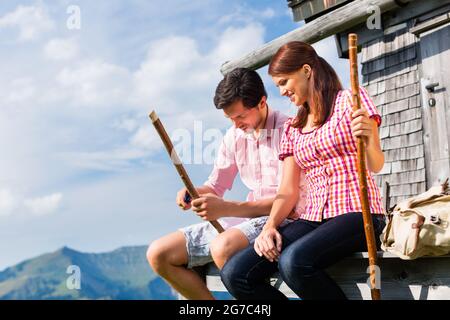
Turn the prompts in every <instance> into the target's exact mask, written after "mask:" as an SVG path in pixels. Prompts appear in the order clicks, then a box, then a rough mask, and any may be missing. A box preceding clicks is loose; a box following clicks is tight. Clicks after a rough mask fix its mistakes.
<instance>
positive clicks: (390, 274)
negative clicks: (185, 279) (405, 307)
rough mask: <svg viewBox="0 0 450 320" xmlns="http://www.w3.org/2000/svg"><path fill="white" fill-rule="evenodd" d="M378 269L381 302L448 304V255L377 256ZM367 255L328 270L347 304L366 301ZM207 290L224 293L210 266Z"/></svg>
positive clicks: (281, 284) (285, 288)
mask: <svg viewBox="0 0 450 320" xmlns="http://www.w3.org/2000/svg"><path fill="white" fill-rule="evenodd" d="M378 257H379V259H378V260H379V261H378V263H379V265H380V269H381V295H382V299H385V300H393V299H395V300H436V299H439V300H450V255H446V256H440V257H423V258H419V259H416V260H411V261H409V260H402V259H400V258H398V257H397V256H395V255H393V254H390V253H386V252H379V253H378ZM367 267H368V259H367V252H359V253H356V254H354V255H352V256H350V257H348V258H346V259H343V260H342V261H340V262H338V263H337V264H335V265H334V266H332V267H331V268H329V269H327V272H328V274H329V275H330V276H331V277H332V278H333V279H334V280H335V281H336V282H337V283H338V284H339V286H340V287H341V288H342V290H343V291H344V293H345V294H346V296H347V297H348V298H349V299H351V300H370V299H371V298H370V289H369V286H368V285H367V283H366V281H367V278H368V277H369V274H368V273H366V270H367ZM200 272H201V273H202V274H203V275H204V276H205V281H206V284H207V286H208V288H209V289H210V290H211V291H213V292H226V291H227V290H226V288H225V286H224V285H223V283H222V281H221V279H220V275H219V270H218V269H217V267H216V266H215V265H214V264H213V263H210V264H208V265H206V266H205V267H203V268H202V269H201V271H200ZM270 283H271V284H272V285H273V286H275V287H276V288H278V289H279V290H280V291H281V292H283V293H284V294H285V295H286V296H287V297H289V298H298V297H297V296H296V295H295V294H294V293H293V292H292V291H291V290H290V289H289V287H288V286H287V285H286V284H285V283H284V282H283V281H282V280H281V278H280V277H279V274H278V273H275V274H274V275H273V276H272V277H271V279H270Z"/></svg>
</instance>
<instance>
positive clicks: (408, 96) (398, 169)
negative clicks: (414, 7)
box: [361, 22, 426, 206]
mask: <svg viewBox="0 0 450 320" xmlns="http://www.w3.org/2000/svg"><path fill="white" fill-rule="evenodd" d="M410 26H411V22H410V23H407V24H405V27H404V28H403V29H401V30H397V31H395V32H392V33H389V34H386V33H385V35H384V36H383V37H381V38H379V39H376V40H374V41H371V42H369V43H367V44H365V45H364V46H363V48H362V58H361V62H362V65H363V66H362V76H363V79H362V85H363V86H364V87H366V89H367V90H368V92H369V94H370V95H371V97H372V99H373V101H374V103H375V105H376V106H377V108H378V111H379V112H380V114H381V116H382V124H381V127H380V129H379V134H380V139H381V147H382V149H383V151H384V155H385V166H384V168H383V170H382V171H381V172H380V173H379V174H377V175H376V176H375V179H376V182H377V184H378V186H379V187H380V188H382V187H383V185H384V182H385V181H388V182H389V184H390V186H391V187H390V197H391V198H390V204H391V206H392V205H394V204H396V203H397V202H398V201H400V200H402V199H405V198H408V197H410V196H413V195H417V194H419V193H421V192H424V191H426V190H425V189H426V183H425V181H426V180H425V179H426V174H425V160H424V159H425V158H424V156H425V154H424V144H423V125H422V111H421V97H420V76H419V66H418V64H419V60H420V57H419V52H420V48H419V46H418V39H417V38H416V36H415V35H413V34H412V33H409V32H408V30H409V27H410Z"/></svg>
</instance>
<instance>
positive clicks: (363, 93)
mask: <svg viewBox="0 0 450 320" xmlns="http://www.w3.org/2000/svg"><path fill="white" fill-rule="evenodd" d="M347 93H348V99H347V108H349V109H350V112H349V113H348V117H349V119H348V121H350V122H351V121H352V113H353V112H351V110H352V91H351V90H347ZM359 96H360V97H361V107H362V108H364V109H366V111H367V113H368V114H369V118H371V119H373V120H375V121H376V123H377V126H378V127H379V126H380V125H381V115H380V113H379V112H378V110H377V107H376V106H375V104H374V103H373V101H372V98H370V96H369V93H368V92H367V90H366V88H364V87H361V86H360V87H359Z"/></svg>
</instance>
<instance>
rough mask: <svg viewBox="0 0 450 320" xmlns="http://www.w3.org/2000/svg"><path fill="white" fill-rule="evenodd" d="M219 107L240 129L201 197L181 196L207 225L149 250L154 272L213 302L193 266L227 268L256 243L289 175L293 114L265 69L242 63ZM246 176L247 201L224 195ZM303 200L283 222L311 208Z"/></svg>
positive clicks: (221, 88) (221, 91)
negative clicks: (281, 154) (286, 157)
mask: <svg viewBox="0 0 450 320" xmlns="http://www.w3.org/2000/svg"><path fill="white" fill-rule="evenodd" d="M214 104H215V106H216V108H217V109H222V110H223V112H224V116H225V117H226V118H228V119H230V120H231V121H232V122H233V124H234V126H232V127H231V128H230V129H228V131H227V133H226V135H225V136H224V138H223V141H222V143H221V146H220V149H219V152H218V155H217V159H216V161H215V164H214V169H213V171H212V173H211V175H210V176H209V178H208V180H207V181H206V182H205V183H204V185H203V186H200V187H197V188H196V189H197V191H198V193H199V194H200V198H199V199H196V200H193V201H192V203H189V202H187V201H186V192H187V191H186V189H185V188H183V189H181V190H180V191H179V192H178V194H177V197H176V202H177V204H178V205H179V206H180V207H181V208H183V209H184V210H187V209H189V208H192V209H193V211H195V212H196V214H197V215H198V216H199V217H201V218H202V219H203V220H205V222H203V223H198V224H194V225H191V226H188V227H185V228H182V229H180V230H178V231H176V232H173V233H171V234H169V235H166V236H164V237H162V238H160V239H158V240H156V241H154V242H153V243H152V244H151V245H150V247H149V249H148V251H147V259H148V261H149V263H150V265H151V267H152V268H153V270H154V271H155V272H156V273H158V274H159V275H160V276H162V277H163V278H164V279H165V280H166V281H167V282H168V283H169V284H170V285H171V286H172V287H173V288H174V289H175V290H177V291H178V292H179V293H180V294H181V295H183V296H184V297H185V298H187V299H197V300H199V299H213V296H212V294H211V293H210V291H209V290H208V288H207V287H206V285H205V283H204V281H203V280H202V278H201V277H200V276H199V275H198V274H197V273H196V272H195V271H193V270H192V267H195V266H200V265H205V264H207V263H209V262H212V261H214V262H215V264H216V265H217V267H219V268H222V266H223V265H224V264H225V262H226V261H227V259H228V258H230V257H231V256H232V255H233V254H234V253H236V252H237V251H239V250H242V249H244V248H246V247H247V246H248V245H249V244H250V243H251V242H252V241H254V239H255V238H256V237H257V236H258V234H259V233H260V232H261V230H262V228H263V226H264V223H265V221H266V219H267V216H268V214H269V213H270V209H271V207H272V203H273V200H274V197H275V195H276V192H277V187H278V184H279V182H280V178H281V165H280V162H279V161H278V151H279V140H280V137H281V134H282V129H283V124H284V122H285V121H286V120H287V117H286V116H285V115H283V114H281V113H279V112H278V111H274V110H272V109H270V108H269V107H268V105H267V93H266V90H265V88H264V84H263V82H262V80H261V78H260V77H259V75H258V73H256V72H255V71H252V70H249V69H244V68H238V69H235V70H233V71H232V72H230V73H229V74H227V75H226V76H225V77H224V79H223V80H222V81H221V82H220V83H219V85H218V86H217V89H216V94H215V97H214ZM238 173H239V175H240V177H241V179H242V181H243V183H244V184H245V185H246V186H247V187H248V188H249V189H250V193H249V194H248V196H247V201H245V202H237V201H226V200H224V199H223V198H222V197H223V195H224V193H225V191H226V190H227V189H228V190H231V188H232V185H233V181H234V179H235V177H236V175H237V174H238ZM300 199H301V201H299V203H298V204H297V206H296V208H293V211H292V214H291V215H290V216H289V218H290V219H287V220H285V221H284V222H283V224H286V223H289V222H290V221H292V219H296V218H297V217H298V213H299V212H300V210H303V208H304V204H303V202H304V197H300ZM249 218H250V219H249ZM211 220H219V222H220V223H221V225H222V226H223V227H224V229H225V232H223V233H221V234H218V233H217V231H216V230H215V229H214V228H213V227H212V225H211V224H210V223H209V222H207V221H211Z"/></svg>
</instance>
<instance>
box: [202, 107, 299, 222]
mask: <svg viewBox="0 0 450 320" xmlns="http://www.w3.org/2000/svg"><path fill="white" fill-rule="evenodd" d="M287 119H288V117H287V116H285V115H284V114H282V113H280V112H278V111H276V110H272V109H270V108H269V111H268V115H267V121H266V127H265V129H263V130H261V132H260V135H259V137H258V139H257V138H255V136H254V135H253V134H247V133H245V132H244V131H242V130H241V129H238V128H235V127H234V126H233V127H231V128H229V129H228V131H227V133H226V134H225V136H224V138H223V141H222V144H221V146H220V148H219V152H218V154H217V158H216V161H215V163H214V168H213V171H212V172H211V174H210V176H209V178H208V180H207V181H206V182H205V183H204V184H205V185H206V186H208V187H210V188H211V189H213V190H214V192H215V193H216V194H217V195H218V196H220V197H223V195H224V193H225V191H226V190H227V189H228V190H231V188H232V186H233V182H234V179H235V178H236V175H237V174H238V173H239V175H240V177H241V180H242V182H243V183H244V185H245V186H246V187H247V188H248V189H249V190H250V192H249V193H248V195H247V201H256V200H260V199H264V198H271V197H275V195H276V194H277V189H278V186H279V184H280V182H281V175H282V164H283V163H282V162H281V161H279V159H278V154H279V152H280V139H281V135H282V133H283V125H284V123H285V122H286V120H287ZM299 194H300V198H299V201H298V203H297V206H296V209H295V215H293V216H290V217H289V218H292V219H298V216H299V215H300V214H302V213H303V212H304V209H305V201H306V186H305V182H304V179H301V183H300V186H299ZM219 220H220V222H221V223H222V226H223V227H224V228H225V229H226V228H228V227H230V226H232V225H236V224H238V223H240V222H243V221H245V220H248V218H221V219H219Z"/></svg>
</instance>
